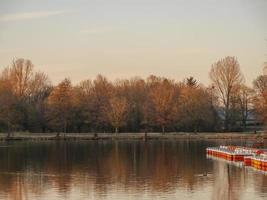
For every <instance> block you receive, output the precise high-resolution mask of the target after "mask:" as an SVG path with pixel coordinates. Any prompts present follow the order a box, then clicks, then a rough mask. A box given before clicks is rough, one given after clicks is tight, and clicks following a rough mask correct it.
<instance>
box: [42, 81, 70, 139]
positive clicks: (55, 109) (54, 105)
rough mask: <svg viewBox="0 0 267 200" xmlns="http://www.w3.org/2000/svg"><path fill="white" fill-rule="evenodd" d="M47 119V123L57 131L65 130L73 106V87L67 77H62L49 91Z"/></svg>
mask: <svg viewBox="0 0 267 200" xmlns="http://www.w3.org/2000/svg"><path fill="white" fill-rule="evenodd" d="M47 106H48V111H47V120H48V122H49V124H50V125H51V126H52V127H53V128H54V129H55V130H56V131H57V132H58V135H59V132H60V131H63V132H64V133H66V132H67V127H68V125H69V122H70V119H71V116H72V108H73V88H72V85H71V82H70V80H69V79H64V80H63V81H62V82H61V83H59V84H58V85H57V86H56V87H55V88H54V89H53V90H52V92H51V94H50V95H49V97H48V100H47Z"/></svg>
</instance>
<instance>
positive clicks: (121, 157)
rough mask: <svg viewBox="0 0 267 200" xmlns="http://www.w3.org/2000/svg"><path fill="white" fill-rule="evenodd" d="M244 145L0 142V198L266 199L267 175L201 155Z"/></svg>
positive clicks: (177, 142) (171, 142) (124, 142)
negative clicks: (207, 150)
mask: <svg viewBox="0 0 267 200" xmlns="http://www.w3.org/2000/svg"><path fill="white" fill-rule="evenodd" d="M245 143H246V142H245V141H225V140H218V141H188V140H176V141H175V140H174V141H171V140H149V141H146V142H145V141H141V140H139V141H137V140H136V141H134V140H128V141H127V140H122V141H115V140H113V141H112V140H106V141H100V140H99V141H68V142H63V141H61V142H59V141H48V142H1V143H0V199H1V200H2V199H3V200H4V199H5V200H6V199H12V200H13V199H15V200H25V199H31V200H32V199H37V200H47V199H49V200H53V199H74V200H76V199H77V200H79V199H100V200H111V199H113V200H121V199H123V200H124V199H134V200H136V199H153V200H154V199H168V200H171V199H193V200H194V199H197V200H199V199H203V200H204V199H205V200H206V199H222V200H225V199H233V200H239V199H245V200H251V199H253V200H257V199H258V200H260V199H267V175H265V174H264V173H262V172H260V171H255V170H253V169H251V168H244V167H243V166H240V165H233V164H231V163H227V162H226V161H222V160H213V159H208V158H207V157H206V153H205V148H206V147H208V146H218V145H220V144H239V145H243V144H245ZM265 147H266V144H265Z"/></svg>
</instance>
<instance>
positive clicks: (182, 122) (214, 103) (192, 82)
mask: <svg viewBox="0 0 267 200" xmlns="http://www.w3.org/2000/svg"><path fill="white" fill-rule="evenodd" d="M209 76H210V80H211V84H210V85H209V86H204V85H203V84H201V83H199V82H198V81H197V80H196V79H194V78H193V77H188V78H186V79H184V80H183V81H176V80H172V79H167V78H164V77H159V76H154V75H150V76H149V77H147V78H146V79H142V78H140V77H133V78H131V79H120V80H116V81H110V80H108V79H107V78H106V77H104V76H102V75H98V76H97V77H96V78H95V79H93V80H90V79H88V80H83V81H81V82H80V83H79V84H76V85H73V84H72V83H71V80H70V79H68V78H66V79H64V80H62V81H61V82H60V83H59V84H58V85H52V84H51V81H50V79H49V77H48V76H47V75H46V74H45V73H43V72H36V71H35V70H34V65H33V64H32V62H31V61H30V60H26V59H16V60H14V61H13V62H12V63H11V65H10V66H8V67H6V68H4V69H3V70H2V72H1V74H0V131H2V132H7V133H8V134H10V133H12V132H14V131H29V132H57V133H58V134H59V133H61V132H94V133H96V132H116V133H118V132H163V133H165V132H174V131H189V132H199V131H242V130H246V128H247V122H248V120H249V118H250V116H252V115H253V116H256V117H257V120H258V121H259V122H260V123H264V122H265V121H266V120H267V76H266V75H260V76H259V77H258V78H257V79H256V80H255V81H254V84H253V85H254V86H253V88H250V87H248V86H247V85H245V79H244V76H243V74H242V72H241V69H240V66H239V63H238V61H237V59H236V58H235V57H225V58H223V59H220V60H219V61H217V62H215V63H214V64H213V65H212V66H211V70H210V73H209Z"/></svg>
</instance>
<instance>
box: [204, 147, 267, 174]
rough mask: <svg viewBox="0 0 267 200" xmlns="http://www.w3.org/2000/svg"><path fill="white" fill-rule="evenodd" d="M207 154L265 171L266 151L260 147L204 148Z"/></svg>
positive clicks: (266, 168)
mask: <svg viewBox="0 0 267 200" xmlns="http://www.w3.org/2000/svg"><path fill="white" fill-rule="evenodd" d="M206 153H207V155H208V156H211V157H217V158H222V159H225V160H228V161H231V162H242V163H243V164H244V166H251V167H253V168H255V169H259V170H262V171H267V152H266V151H265V150H262V149H256V148H248V147H239V146H219V147H208V148H206Z"/></svg>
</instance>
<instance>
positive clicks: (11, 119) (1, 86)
mask: <svg viewBox="0 0 267 200" xmlns="http://www.w3.org/2000/svg"><path fill="white" fill-rule="evenodd" d="M17 103H18V101H17V98H16V95H14V94H13V92H12V90H11V84H10V82H8V81H7V80H0V121H2V122H3V123H4V124H5V125H6V126H7V133H8V137H9V136H10V134H11V132H12V130H13V129H14V128H16V127H17V126H18V124H19V121H20V113H19V111H18V109H17V105H18V104H17Z"/></svg>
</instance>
